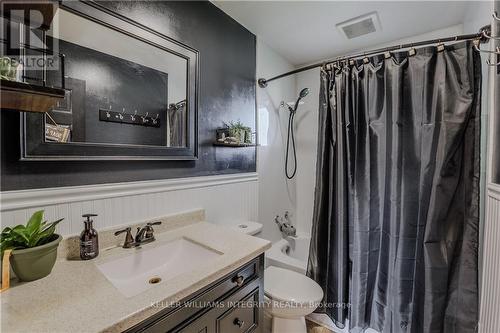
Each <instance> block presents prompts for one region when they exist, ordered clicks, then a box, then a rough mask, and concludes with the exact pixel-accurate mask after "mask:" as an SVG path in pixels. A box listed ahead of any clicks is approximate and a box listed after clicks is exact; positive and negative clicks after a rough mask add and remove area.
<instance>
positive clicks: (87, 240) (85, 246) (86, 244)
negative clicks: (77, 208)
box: [80, 214, 99, 260]
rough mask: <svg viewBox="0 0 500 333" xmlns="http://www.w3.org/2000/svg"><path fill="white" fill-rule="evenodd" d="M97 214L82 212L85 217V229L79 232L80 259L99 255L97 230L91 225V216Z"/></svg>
mask: <svg viewBox="0 0 500 333" xmlns="http://www.w3.org/2000/svg"><path fill="white" fill-rule="evenodd" d="M94 216H97V214H84V215H82V217H84V218H86V220H85V221H83V223H85V229H83V231H82V233H81V234H80V258H81V259H82V260H89V259H93V258H95V257H97V256H98V255H99V240H98V237H97V231H96V230H95V229H94V227H93V225H92V224H93V222H94V221H93V220H92V219H91V218H92V217H94Z"/></svg>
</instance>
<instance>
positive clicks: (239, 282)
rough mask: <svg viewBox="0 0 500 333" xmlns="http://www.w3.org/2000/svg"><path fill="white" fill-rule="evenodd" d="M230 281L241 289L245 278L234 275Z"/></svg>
mask: <svg viewBox="0 0 500 333" xmlns="http://www.w3.org/2000/svg"><path fill="white" fill-rule="evenodd" d="M232 281H233V282H234V283H236V285H237V286H238V287H241V286H242V285H243V282H244V281H245V278H244V277H243V276H241V275H236V276H235V277H234V278H233V280H232Z"/></svg>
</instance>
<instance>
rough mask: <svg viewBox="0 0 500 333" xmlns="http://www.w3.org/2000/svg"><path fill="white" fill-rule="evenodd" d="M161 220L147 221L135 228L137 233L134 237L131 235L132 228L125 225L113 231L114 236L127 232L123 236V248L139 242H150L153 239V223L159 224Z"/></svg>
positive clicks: (137, 244)
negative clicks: (123, 227)
mask: <svg viewBox="0 0 500 333" xmlns="http://www.w3.org/2000/svg"><path fill="white" fill-rule="evenodd" d="M160 224H161V222H160V221H158V222H148V223H147V224H146V225H145V226H144V227H142V228H140V227H138V228H137V234H136V235H135V239H134V237H133V236H132V229H131V228H130V227H127V228H125V229H122V230H118V231H116V232H115V236H118V235H120V234H122V233H124V232H126V233H127V235H126V236H125V242H124V243H123V248H125V249H129V248H131V247H135V246H139V245H141V244H147V243H151V242H152V241H154V240H155V236H154V229H153V226H154V225H160Z"/></svg>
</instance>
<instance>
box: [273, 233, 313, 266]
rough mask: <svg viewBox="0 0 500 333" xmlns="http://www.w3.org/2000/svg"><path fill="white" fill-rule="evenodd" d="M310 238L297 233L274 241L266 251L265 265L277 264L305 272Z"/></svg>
mask: <svg viewBox="0 0 500 333" xmlns="http://www.w3.org/2000/svg"><path fill="white" fill-rule="evenodd" d="M310 240H311V237H309V235H307V234H304V233H297V237H287V238H283V239H281V240H279V241H277V242H275V243H274V244H273V245H272V247H271V248H270V249H269V250H267V251H266V255H265V256H266V267H267V266H277V267H282V268H287V269H291V270H293V271H296V272H299V273H301V274H306V270H307V258H308V256H309V242H310Z"/></svg>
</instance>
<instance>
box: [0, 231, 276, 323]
mask: <svg viewBox="0 0 500 333" xmlns="http://www.w3.org/2000/svg"><path fill="white" fill-rule="evenodd" d="M182 237H184V238H188V239H190V240H193V241H195V242H198V243H200V244H203V245H206V246H208V247H211V248H213V249H215V250H217V251H220V252H222V253H223V254H222V255H220V256H219V257H217V258H215V259H214V260H213V261H210V262H209V263H207V264H206V265H202V266H200V267H199V268H197V269H196V270H193V271H190V272H187V273H183V274H180V275H178V276H177V277H174V278H172V279H171V280H168V281H165V283H160V284H158V285H155V286H154V287H152V288H150V289H148V290H146V291H144V292H143V293H141V294H139V295H136V296H133V297H130V298H126V297H125V296H123V295H122V294H121V293H120V292H119V291H118V289H116V288H115V287H114V286H113V285H112V284H111V283H110V282H109V281H108V280H107V279H106V278H105V277H104V275H103V274H102V273H101V272H100V271H99V270H98V268H97V266H96V264H100V263H104V262H107V261H109V260H113V259H114V258H116V257H120V256H124V255H126V254H131V253H133V251H140V250H141V249H123V248H120V247H113V248H110V249H105V250H101V253H100V255H99V257H97V258H96V259H94V260H90V261H80V260H66V259H61V260H58V261H57V262H56V264H55V266H54V268H53V270H52V273H51V274H50V275H49V276H47V277H45V278H43V279H40V280H37V281H33V282H28V283H20V284H18V285H16V286H13V287H11V288H10V289H9V290H6V291H5V292H3V293H2V294H1V295H0V299H1V314H2V321H1V330H2V331H4V332H23V333H24V332H34V333H35V332H51V333H59V332H61V333H67V332H75V333H77V332H121V331H122V330H124V329H126V328H129V327H131V326H133V325H135V324H137V323H139V322H141V321H143V320H144V319H146V318H148V317H150V316H151V315H153V314H155V313H157V312H158V311H161V310H162V308H161V307H157V306H154V303H156V302H160V303H161V304H169V303H174V302H178V301H180V300H182V299H183V298H185V297H187V296H189V295H190V294H192V293H194V292H196V291H197V290H199V289H201V288H203V287H205V286H207V285H209V284H211V283H213V282H215V281H216V280H218V279H219V278H221V277H223V276H224V275H226V274H228V273H230V272H231V271H233V270H235V269H236V268H238V267H239V266H241V265H243V264H244V263H246V262H248V261H249V260H251V259H253V258H255V257H257V256H258V255H260V254H261V253H263V252H264V251H265V250H267V249H268V248H270V246H271V243H270V242H269V241H267V240H264V239H260V238H257V237H251V236H247V235H245V234H242V233H239V232H237V231H233V230H231V229H229V228H227V227H224V226H220V225H216V224H211V223H208V222H199V223H195V224H191V225H188V226H184V227H179V228H176V229H173V230H170V231H167V232H163V233H159V234H157V235H156V239H157V240H156V241H155V242H152V243H150V244H146V245H143V246H142V248H144V249H146V248H151V247H155V246H159V245H162V244H165V243H166V242H168V241H172V240H175V239H179V238H182ZM167 282H168V283H167Z"/></svg>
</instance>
